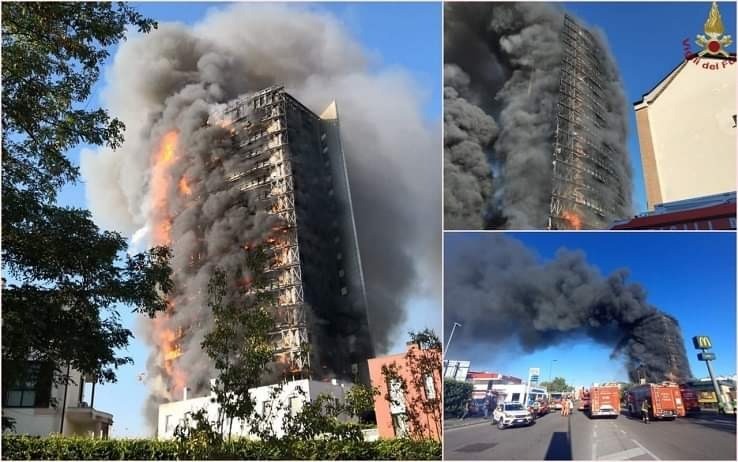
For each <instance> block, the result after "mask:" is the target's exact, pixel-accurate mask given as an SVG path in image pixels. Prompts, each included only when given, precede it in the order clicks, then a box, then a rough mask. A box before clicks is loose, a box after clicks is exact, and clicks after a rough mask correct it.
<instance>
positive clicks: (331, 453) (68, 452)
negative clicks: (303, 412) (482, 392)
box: [2, 434, 441, 460]
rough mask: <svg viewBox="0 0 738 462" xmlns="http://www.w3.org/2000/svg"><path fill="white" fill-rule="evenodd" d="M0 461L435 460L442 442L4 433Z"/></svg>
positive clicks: (438, 457) (439, 457) (438, 458)
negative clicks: (213, 439) (217, 440)
mask: <svg viewBox="0 0 738 462" xmlns="http://www.w3.org/2000/svg"><path fill="white" fill-rule="evenodd" d="M2 442H3V446H2V458H3V459H11V460H29V459H30V460H120V459H128V460H177V459H179V460H239V459H252V460H254V459H261V460H265V459H293V460H294V459H296V460H307V459H313V460H315V459H322V460H337V459H342V460H371V459H380V460H440V459H441V444H440V443H439V442H437V441H434V440H410V439H394V440H379V441H371V442H370V441H337V440H310V441H297V440H282V441H280V440H275V441H269V442H264V441H249V440H245V439H239V440H234V441H230V442H224V443H221V444H215V445H208V444H207V443H204V442H203V441H200V440H193V441H187V442H184V443H183V442H176V441H157V440H154V439H109V440H99V439H90V438H79V437H58V436H52V437H48V438H41V437H34V436H24V435H12V434H7V435H3V439H2Z"/></svg>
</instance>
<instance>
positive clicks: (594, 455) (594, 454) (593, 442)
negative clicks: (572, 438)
mask: <svg viewBox="0 0 738 462" xmlns="http://www.w3.org/2000/svg"><path fill="white" fill-rule="evenodd" d="M592 460H597V441H592Z"/></svg>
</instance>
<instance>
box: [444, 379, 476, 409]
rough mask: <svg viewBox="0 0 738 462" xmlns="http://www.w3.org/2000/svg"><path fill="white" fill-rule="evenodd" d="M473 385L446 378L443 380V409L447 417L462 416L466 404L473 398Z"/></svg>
mask: <svg viewBox="0 0 738 462" xmlns="http://www.w3.org/2000/svg"><path fill="white" fill-rule="evenodd" d="M473 388H474V387H473V386H472V384H471V383H469V382H459V381H456V380H450V379H445V380H444V381H443V411H444V415H445V416H446V418H448V417H452V416H453V417H461V416H462V415H463V413H464V406H466V403H467V401H469V400H471V399H472V390H473Z"/></svg>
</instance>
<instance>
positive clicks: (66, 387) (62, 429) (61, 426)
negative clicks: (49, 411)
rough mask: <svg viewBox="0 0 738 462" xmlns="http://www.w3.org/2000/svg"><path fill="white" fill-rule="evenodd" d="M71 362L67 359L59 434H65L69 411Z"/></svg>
mask: <svg viewBox="0 0 738 462" xmlns="http://www.w3.org/2000/svg"><path fill="white" fill-rule="evenodd" d="M70 366H71V364H70V362H69V361H67V375H66V377H65V380H64V401H63V402H62V412H61V424H60V425H59V436H64V417H65V414H66V412H67V390H69V372H70Z"/></svg>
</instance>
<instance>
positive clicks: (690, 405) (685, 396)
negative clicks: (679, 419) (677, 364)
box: [679, 383, 702, 414]
mask: <svg viewBox="0 0 738 462" xmlns="http://www.w3.org/2000/svg"><path fill="white" fill-rule="evenodd" d="M679 391H680V392H681V394H682V403H683V404H684V413H685V414H694V413H696V412H700V411H701V410H702V409H701V408H700V401H699V396H698V395H697V391H695V390H694V389H693V388H691V387H690V386H689V385H687V384H684V383H683V384H681V385H679Z"/></svg>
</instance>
